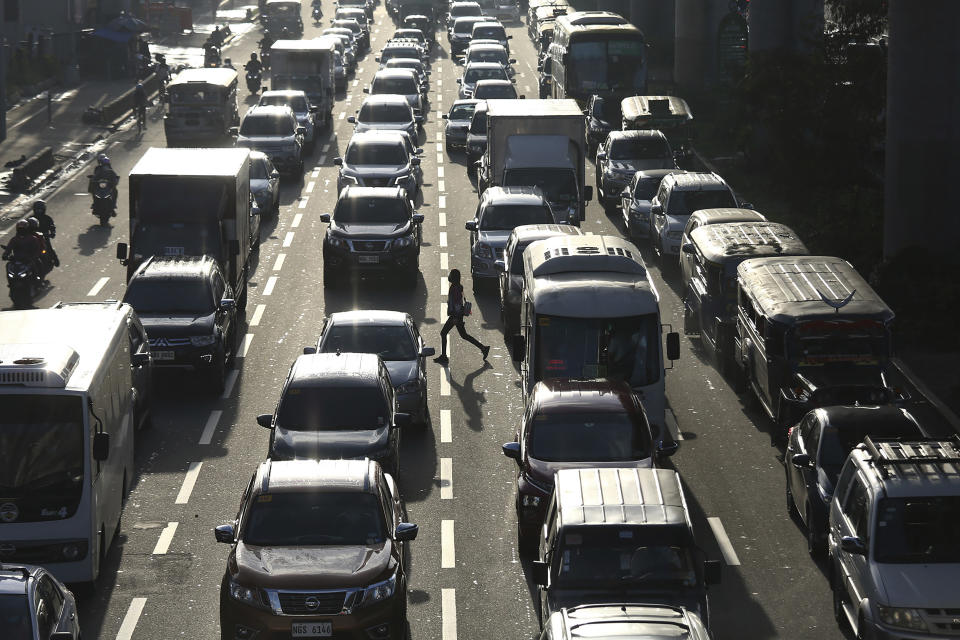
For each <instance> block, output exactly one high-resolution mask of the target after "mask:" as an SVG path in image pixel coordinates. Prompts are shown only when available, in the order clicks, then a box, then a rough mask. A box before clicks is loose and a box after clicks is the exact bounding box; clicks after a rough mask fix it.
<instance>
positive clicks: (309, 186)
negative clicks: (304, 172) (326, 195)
mask: <svg viewBox="0 0 960 640" xmlns="http://www.w3.org/2000/svg"><path fill="white" fill-rule="evenodd" d="M316 185H317V183H316V182H314V181H313V180H311V181H310V182H308V183H307V188H306V189H305V191H306V192H307V193H313V188H314V187H315V186H316Z"/></svg>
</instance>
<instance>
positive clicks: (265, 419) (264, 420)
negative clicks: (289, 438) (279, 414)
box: [257, 413, 273, 429]
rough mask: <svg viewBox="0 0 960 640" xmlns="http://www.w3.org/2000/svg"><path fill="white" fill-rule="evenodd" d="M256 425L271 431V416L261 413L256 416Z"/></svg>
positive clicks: (270, 414)
mask: <svg viewBox="0 0 960 640" xmlns="http://www.w3.org/2000/svg"><path fill="white" fill-rule="evenodd" d="M257 424H258V425H260V426H261V427H263V428H264V429H273V414H272V413H261V414H260V415H258V416H257Z"/></svg>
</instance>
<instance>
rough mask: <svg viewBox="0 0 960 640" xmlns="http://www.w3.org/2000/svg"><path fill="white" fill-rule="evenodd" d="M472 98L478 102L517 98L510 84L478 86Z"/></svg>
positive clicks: (515, 91)
mask: <svg viewBox="0 0 960 640" xmlns="http://www.w3.org/2000/svg"><path fill="white" fill-rule="evenodd" d="M473 97H474V98H477V99H478V100H479V99H481V98H483V99H484V100H488V99H504V98H506V99H511V98H516V97H517V90H516V89H514V88H513V85H512V84H492V85H487V86H483V85H480V84H478V85H477V89H476V91H475V92H474V94H473Z"/></svg>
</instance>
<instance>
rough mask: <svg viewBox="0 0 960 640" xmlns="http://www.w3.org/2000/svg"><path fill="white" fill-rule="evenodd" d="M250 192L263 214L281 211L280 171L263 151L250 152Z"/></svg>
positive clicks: (273, 213) (275, 213)
mask: <svg viewBox="0 0 960 640" xmlns="http://www.w3.org/2000/svg"><path fill="white" fill-rule="evenodd" d="M250 193H251V194H253V197H254V198H255V199H256V201H257V205H258V206H259V207H260V213H261V214H262V215H267V214H270V215H274V216H275V215H277V213H278V212H279V211H280V172H279V171H277V169H276V167H274V166H273V163H272V162H270V158H269V157H268V156H267V154H265V153H263V152H262V151H251V152H250Z"/></svg>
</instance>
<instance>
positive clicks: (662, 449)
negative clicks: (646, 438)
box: [657, 440, 680, 458]
mask: <svg viewBox="0 0 960 640" xmlns="http://www.w3.org/2000/svg"><path fill="white" fill-rule="evenodd" d="M679 448H680V444H679V443H677V442H676V441H675V440H669V441H668V440H661V441H660V442H658V443H657V453H658V454H660V455H661V456H665V457H667V458H669V457H670V456H672V455H673V454H675V453H676V452H677V449H679Z"/></svg>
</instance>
